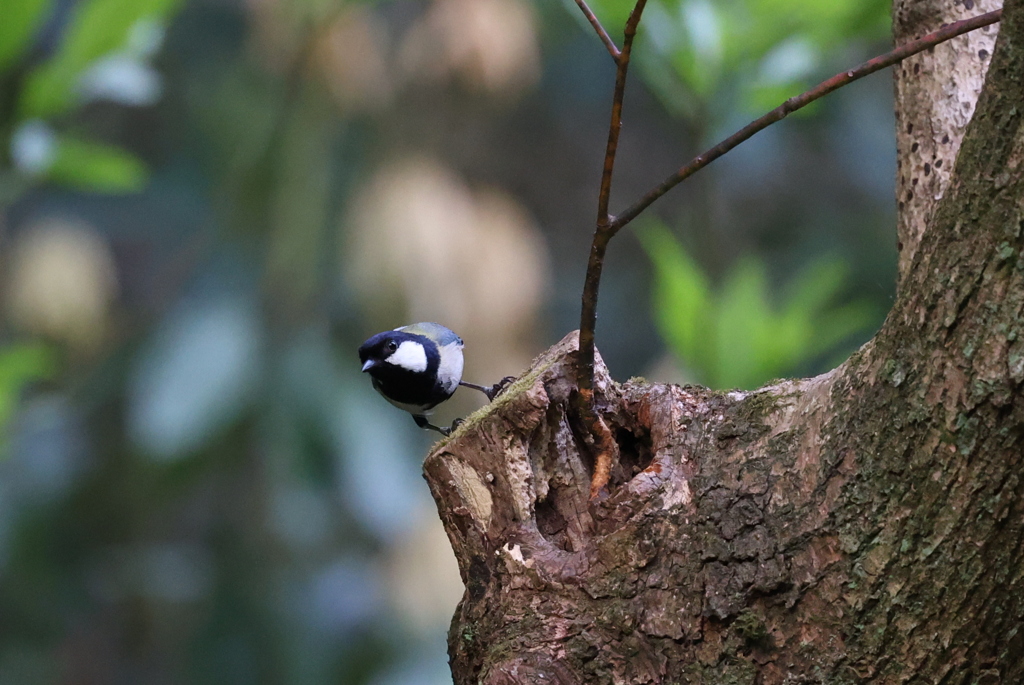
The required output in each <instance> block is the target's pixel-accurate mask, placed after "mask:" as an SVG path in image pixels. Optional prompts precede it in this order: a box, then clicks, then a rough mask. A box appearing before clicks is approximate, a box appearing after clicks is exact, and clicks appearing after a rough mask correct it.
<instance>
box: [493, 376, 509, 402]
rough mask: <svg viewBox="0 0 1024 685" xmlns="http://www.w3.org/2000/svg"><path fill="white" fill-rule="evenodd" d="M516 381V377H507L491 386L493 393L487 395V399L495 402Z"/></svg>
mask: <svg viewBox="0 0 1024 685" xmlns="http://www.w3.org/2000/svg"><path fill="white" fill-rule="evenodd" d="M515 380H516V377H515V376H505V377H504V378H502V379H501V380H500V381H498V382H497V383H495V384H494V385H492V386H491V391H490V392H489V393H487V399H489V400H491V401H492V402H493V401H494V398H495V397H497V396H498V395H500V394H501V393H502V392H504V391H505V388H507V387H508V386H510V385H512V383H513V382H514V381H515Z"/></svg>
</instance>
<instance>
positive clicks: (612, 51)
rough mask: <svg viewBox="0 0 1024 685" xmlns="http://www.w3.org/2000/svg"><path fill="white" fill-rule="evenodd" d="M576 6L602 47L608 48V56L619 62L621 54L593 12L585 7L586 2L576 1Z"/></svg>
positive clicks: (584, 0) (582, 0)
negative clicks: (595, 32)
mask: <svg viewBox="0 0 1024 685" xmlns="http://www.w3.org/2000/svg"><path fill="white" fill-rule="evenodd" d="M576 4H577V5H579V7H580V10H582V12H583V16H585V17H586V18H587V21H589V22H590V25H591V26H593V27H594V30H595V31H597V37H598V38H600V39H601V42H602V43H604V46H605V47H606V48H608V54H609V55H611V56H612V59H613V60H615V61H616V62H618V61H619V56H620V55H621V54H622V53H621V52H620V51H619V49H618V48H617V47H615V41H613V40H612V37H611V36H609V35H608V32H607V31H605V30H604V27H603V26H601V22H600V21H599V20H598V18H597V15H596V14H594V12H593V10H591V9H590V7H588V6H587V3H586V0H576Z"/></svg>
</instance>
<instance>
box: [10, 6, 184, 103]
mask: <svg viewBox="0 0 1024 685" xmlns="http://www.w3.org/2000/svg"><path fill="white" fill-rule="evenodd" d="M178 2H179V0H87V1H85V2H82V3H81V4H80V5H78V7H77V9H76V11H75V14H74V17H73V18H72V20H71V23H70V25H69V26H68V28H67V31H66V33H65V35H64V40H63V42H62V43H61V45H60V48H59V49H58V51H57V53H56V54H55V55H54V56H53V57H52V58H51V59H50V60H49V61H47V62H45V63H44V64H42V65H40V66H39V67H38V68H37V69H36V70H35V71H34V72H32V74H31V75H30V76H29V78H28V80H27V81H26V84H25V88H24V90H23V91H22V95H21V101H20V103H19V105H20V108H19V111H20V114H21V116H22V117H23V118H31V117H49V116H53V115H55V114H59V113H61V112H63V111H64V110H66V109H67V108H68V107H70V106H71V105H72V104H73V103H74V90H75V84H76V82H77V79H78V77H79V76H80V75H81V73H82V72H83V71H84V70H85V69H86V68H87V67H88V66H89V65H90V64H92V63H93V62H94V61H95V60H97V59H99V58H100V57H103V56H105V55H108V54H110V53H112V52H114V51H115V50H118V49H120V48H122V47H124V45H125V43H126V41H127V38H128V34H129V32H130V30H131V29H132V27H133V26H134V25H135V24H136V22H137V21H139V20H140V19H153V20H160V19H163V18H165V17H166V16H168V15H169V14H170V12H171V11H172V10H173V9H174V7H175V5H177V4H178Z"/></svg>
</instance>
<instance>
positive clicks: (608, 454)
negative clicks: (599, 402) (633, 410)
mask: <svg viewBox="0 0 1024 685" xmlns="http://www.w3.org/2000/svg"><path fill="white" fill-rule="evenodd" d="M579 1H580V0H577V2H579ZM646 5H647V0H637V2H636V5H635V6H634V7H633V11H632V12H630V14H629V19H627V20H626V27H625V29H624V31H623V38H622V50H621V51H619V54H618V55H617V56H615V57H616V59H615V64H616V69H615V92H614V94H613V95H612V115H611V123H610V124H609V126H608V146H607V147H606V148H605V153H604V169H603V171H602V173H601V190H600V192H599V193H598V197H597V228H596V229H595V231H594V242H593V244H592V246H591V249H590V262H589V264H588V265H587V278H586V282H585V283H584V286H583V310H582V312H581V314H580V342H579V358H578V360H577V366H576V387H577V389H578V390H579V409H580V413H581V415H582V417H583V421H584V423H585V424H586V426H587V430H588V431H589V432H590V435H591V436H592V437H593V438H594V444H595V446H596V447H597V454H596V456H595V458H594V474H593V476H592V478H591V482H590V498H591V499H595V498H596V497H597V496H598V495H599V494H600V493H601V491H602V490H603V489H604V487H605V486H606V485H607V484H608V479H609V477H610V474H611V465H612V462H613V461H614V460H615V459H617V457H618V445H617V444H616V442H615V440H614V438H613V437H612V434H611V430H609V428H608V426H607V424H605V422H604V419H602V418H601V417H600V415H598V413H597V411H596V410H595V408H594V387H593V386H594V328H595V325H596V323H597V290H598V286H599V285H600V282H601V269H602V267H603V266H604V255H605V251H606V250H607V249H608V241H609V240H611V238H612V236H613V235H615V231H614V230H612V229H611V220H612V217H611V215H610V214H609V213H608V203H609V200H610V198H611V193H612V172H613V171H614V170H615V153H616V151H617V150H618V147H619V131H620V130H621V129H622V100H623V97H624V95H625V92H626V72H627V71H628V69H629V58H630V54H631V53H632V49H633V39H634V38H636V27H637V26H638V25H639V24H640V17H641V15H643V12H644V7H645V6H646ZM581 7H582V5H581ZM594 21H596V19H595V20H594ZM599 33H600V32H599Z"/></svg>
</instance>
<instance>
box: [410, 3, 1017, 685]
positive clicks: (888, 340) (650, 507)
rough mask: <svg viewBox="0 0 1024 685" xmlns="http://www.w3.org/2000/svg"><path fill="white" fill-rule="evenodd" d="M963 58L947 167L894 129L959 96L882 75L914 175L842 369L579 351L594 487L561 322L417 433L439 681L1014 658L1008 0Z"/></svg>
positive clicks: (858, 679) (1012, 137)
mask: <svg viewBox="0 0 1024 685" xmlns="http://www.w3.org/2000/svg"><path fill="white" fill-rule="evenodd" d="M912 4H914V5H920V6H922V7H923V6H925V5H929V4H930V3H928V2H923V3H912V2H910V1H909V0H908V1H907V2H904V3H903V5H902V6H901V7H902V9H900V8H898V10H897V19H898V24H899V22H907V21H908V17H910V16H911V14H913V13H910V14H906V13H905V12H906V11H907V9H906V8H907V7H908V6H910V5H912ZM947 4H949V5H950V6H951V7H952V4H953V3H947ZM965 4H966V0H965ZM933 11H934V10H933V9H929V11H928V13H926V14H925V16H926V17H927V20H928V23H929V24H930V23H931V21H932V20H933V19H936V18H938V19H940V20H947V21H948V20H949V18H946V17H943V15H941V13H940V14H934V13H933ZM955 11H958V12H960V11H962V10H959V9H955ZM901 12H904V13H903V14H901ZM906 25H907V26H909V24H906ZM934 27H935V26H934V25H931V26H929V27H928V28H934ZM908 30H909V31H912V32H913V31H914V29H913V28H912V27H911V28H909V29H908ZM972 49H973V48H972ZM960 59H973V60H974V61H975V63H978V62H979V58H978V56H977V54H976V53H975V54H964V53H963V51H961V55H960V56H959V57H958V58H957V63H959V60H960ZM989 59H991V67H990V69H989V73H988V76H987V81H986V83H985V86H984V89H983V90H982V93H981V97H980V100H979V101H978V104H977V110H976V113H975V115H974V117H973V121H971V123H970V125H969V126H968V127H967V131H966V134H965V135H963V138H962V140H963V143H962V146H960V149H959V155H958V156H956V163H955V168H954V170H953V171H952V174H951V176H948V177H944V176H941V175H939V174H935V173H934V166H933V167H931V168H932V169H933V171H932V172H930V173H927V174H926V172H925V171H924V164H931V161H930V160H931V157H929V156H925V157H921V156H920V154H919V153H921V150H923V149H925V148H926V146H933V147H932V148H928V149H929V150H932V151H931V152H927V153H924V154H926V155H931V154H936V155H942V156H941V159H943V160H945V164H944V165H943V166H945V167H947V170H948V167H949V166H951V165H952V160H953V158H954V152H953V150H954V148H955V141H956V140H959V139H960V134H959V131H955V130H954V131H953V132H950V133H949V140H950V142H949V143H944V142H941V141H942V140H943V137H944V136H945V135H947V133H946V132H942V133H940V134H936V133H935V130H937V129H935V128H930V127H932V126H940V124H939V123H932V122H939V121H941V122H947V123H948V122H952V123H951V124H950V125H952V126H953V128H954V129H956V128H957V127H962V126H963V125H964V123H966V118H963V117H961V118H960V119H959V120H958V119H957V118H956V117H952V116H938V117H936V116H934V112H933V114H928V113H927V112H925V111H923V109H922V108H927V107H932V108H935V107H936V106H937V105H936V103H937V102H938V99H937V98H933V97H931V96H929V97H930V99H929V98H926V99H924V100H922V99H921V98H919V97H903V95H905V94H906V93H907V87H906V84H904V85H903V86H901V88H902V89H903V90H902V93H903V94H902V95H901V100H900V107H901V108H902V111H901V112H900V116H899V121H900V127H901V130H902V131H903V132H902V133H901V134H900V135H901V136H903V139H902V140H901V144H900V153H901V161H902V169H903V170H907V169H908V168H911V167H913V168H915V169H916V168H917V167H920V174H918V177H920V175H921V174H924V175H928V176H929V180H928V181H927V183H928V184H929V190H928V193H929V196H930V197H931V198H935V197H936V196H941V200H940V201H938V202H934V203H933V204H932V205H931V206H929V207H928V208H927V209H925V210H922V209H921V207H920V206H919V207H918V208H917V209H915V210H914V211H915V213H914V214H913V216H910V215H909V214H906V213H904V214H901V219H900V229H899V230H900V234H899V238H900V240H901V241H902V242H903V243H904V250H903V253H902V258H901V262H900V284H899V289H898V296H897V301H896V303H895V305H894V307H893V310H892V312H891V313H890V314H889V316H888V318H887V320H886V322H885V324H884V325H883V327H882V329H881V330H880V331H879V333H878V334H877V336H876V337H875V338H874V339H873V340H872V341H871V342H870V343H868V344H867V345H865V346H864V347H863V348H861V349H860V350H859V351H858V352H857V353H855V354H854V355H853V356H852V357H851V358H850V359H849V360H848V361H847V362H846V363H844V364H843V365H842V366H840V367H839V368H837V369H835V370H833V371H831V372H829V373H827V374H825V375H822V376H819V377H817V378H812V379H807V380H797V381H786V382H782V383H779V384H776V385H772V386H769V387H765V388H762V389H760V390H758V391H755V392H727V393H716V392H711V391H708V390H706V389H704V388H698V387H678V386H666V385H656V384H646V383H642V382H634V381H631V382H627V383H624V384H619V383H616V382H614V381H613V380H612V379H610V378H609V377H608V375H607V372H606V371H605V369H604V367H603V366H601V365H600V364H599V365H598V366H599V368H598V372H597V375H596V380H595V392H596V395H597V407H598V409H599V411H600V412H601V414H602V416H603V417H604V418H605V420H606V421H607V423H608V424H609V425H610V426H611V427H612V429H613V431H614V433H615V436H616V440H617V441H618V443H619V447H620V451H621V455H622V457H621V463H620V464H619V465H618V467H617V470H616V472H615V473H613V478H612V482H611V494H610V496H609V497H608V498H607V499H606V500H604V501H601V502H598V503H591V502H588V495H589V492H588V487H589V476H590V467H591V463H590V459H591V457H590V453H591V450H590V449H589V447H588V446H587V445H586V444H585V443H584V442H583V438H582V437H581V436H584V435H586V434H587V433H586V431H585V430H583V429H582V427H581V426H579V425H577V424H576V423H575V419H574V418H573V413H572V409H571V407H572V402H571V401H570V397H571V395H572V393H573V390H574V386H573V378H574V355H575V349H576V340H575V337H574V335H570V336H568V337H567V338H566V339H565V340H563V341H562V342H561V343H560V344H559V345H557V346H555V347H554V348H552V349H551V350H549V351H548V352H546V353H545V354H544V355H542V356H541V357H540V358H539V359H538V360H537V361H536V363H535V365H534V366H533V368H532V369H531V370H530V371H529V372H527V374H525V375H524V376H523V377H522V378H521V379H520V380H519V381H517V382H516V384H515V385H514V386H512V387H511V388H510V389H509V390H508V391H507V392H506V393H505V394H504V395H502V396H501V397H500V398H499V399H498V400H497V401H496V402H495V403H494V404H493V405H491V406H490V407H487V408H486V409H485V410H483V411H482V412H480V413H478V414H477V415H474V416H473V417H471V418H470V420H469V421H468V422H467V423H466V424H465V425H464V426H462V427H461V428H460V429H459V430H458V431H457V432H456V433H455V434H454V435H453V436H452V437H451V438H449V439H446V440H445V441H443V442H441V443H440V444H438V445H437V446H436V447H435V448H434V450H433V451H432V452H431V454H430V455H429V456H428V458H427V460H426V463H425V465H424V470H425V475H426V478H427V480H428V482H429V484H430V487H431V490H432V492H433V494H434V497H435V499H436V501H437V504H438V510H439V512H440V515H441V518H442V520H443V522H444V525H445V527H446V529H447V531H448V535H449V538H450V539H451V542H452V546H453V547H454V549H455V553H456V556H457V557H458V560H459V564H460V568H461V572H462V577H463V580H464V582H465V584H466V593H465V596H464V597H463V600H462V602H461V604H460V605H459V608H458V610H457V613H456V616H455V618H454V620H453V622H452V627H451V631H450V633H449V650H450V655H451V660H452V670H453V674H454V677H455V682H456V683H459V684H460V685H461V684H463V683H478V682H481V683H487V684H494V685H497V684H503V683H539V682H547V683H564V684H569V683H751V684H753V683H764V684H773V683H830V684H840V683H863V682H872V683H905V682H910V683H948V684H950V685H954V684H961V683H963V684H965V685H966V684H971V683H977V684H979V685H981V684H984V685H999V684H1003V685H1013V684H1016V683H1022V682H1024V629H1022V628H1024V497H1022V494H1024V493H1022V490H1024V482H1022V473H1021V463H1022V453H1024V393H1022V382H1024V237H1022V230H1024V170H1022V166H1024V126H1022V118H1024V0H1009V1H1008V3H1007V7H1006V13H1005V16H1004V19H1003V22H1002V26H1001V29H1000V32H999V37H998V44H997V45H996V47H995V50H994V53H993V54H992V55H991V56H990V57H989V56H988V55H986V57H985V61H988V60H989ZM947 66H948V63H947ZM910 69H911V72H910V73H913V69H914V67H913V63H912V64H911V65H910ZM940 69H941V73H940ZM946 69H947V67H939V66H936V67H935V69H931V68H925V69H920V70H918V73H917V74H915V77H916V78H919V79H921V80H922V81H927V80H929V79H936V80H942V79H944V78H946V76H945V75H946V74H947V73H948V72H947V71H946ZM947 94H949V93H947ZM953 95H955V97H954V98H953V100H956V99H957V98H959V97H961V96H960V95H959V94H953ZM955 106H957V107H959V106H960V105H959V103H956V105H955ZM957 121H959V122H960V123H957ZM909 122H928V123H927V124H924V123H922V124H920V125H915V127H914V129H913V130H910V129H909V127H908V126H907V124H908V123H909ZM947 123H942V124H941V125H943V126H944V125H947ZM915 135H920V136H921V138H920V139H918V138H916V137H914V136H915ZM936 135H938V141H939V143H938V144H940V145H942V146H944V148H943V150H944V151H943V152H941V153H939V152H935V151H934V149H933V148H934V145H935V144H936V141H935V136H936ZM907 136H910V137H907ZM914 143H918V145H917V146H914ZM908 145H909V147H908ZM938 158H939V157H936V159H938ZM922 160H923V161H922ZM904 173H905V172H904ZM908 178H912V176H908ZM920 183H922V182H921V181H919V185H920ZM901 192H905V189H903V188H902V186H901ZM901 199H903V198H902V197H901ZM921 206H923V205H921ZM903 211H904V212H907V211H908V210H907V205H906V203H905V204H904V209H903Z"/></svg>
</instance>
